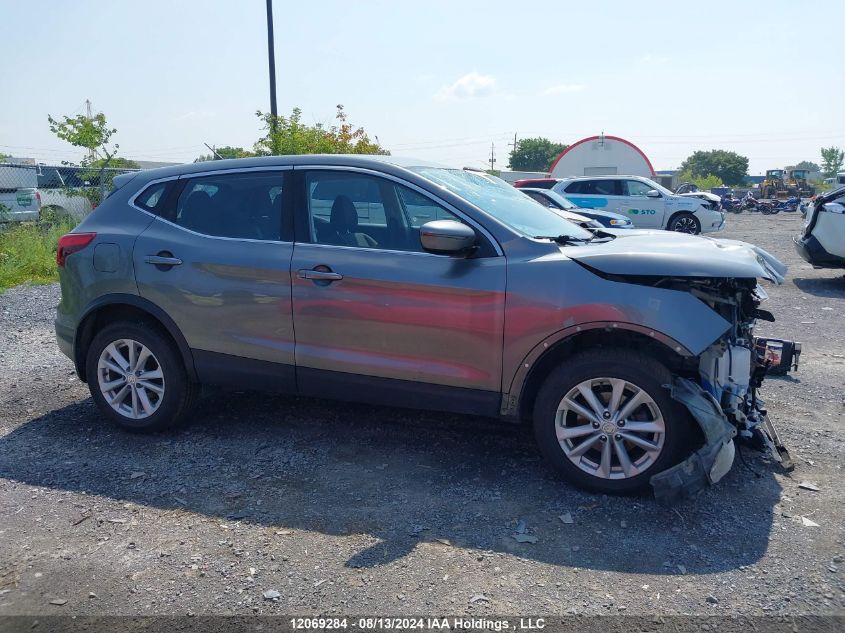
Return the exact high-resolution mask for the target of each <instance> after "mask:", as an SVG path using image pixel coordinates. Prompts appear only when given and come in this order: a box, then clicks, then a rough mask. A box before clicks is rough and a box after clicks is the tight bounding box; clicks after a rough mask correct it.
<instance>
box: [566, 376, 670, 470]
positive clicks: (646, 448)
mask: <svg viewBox="0 0 845 633" xmlns="http://www.w3.org/2000/svg"><path fill="white" fill-rule="evenodd" d="M555 432H556V435H557V439H558V442H559V443H560V447H561V449H562V450H563V452H564V454H565V455H566V457H567V458H568V459H569V461H571V462H572V463H573V464H574V465H575V466H576V467H578V468H579V469H581V470H582V471H584V472H585V473H587V474H589V475H592V476H594V477H600V478H602V479H625V478H627V477H634V476H636V475H639V474H640V473H642V472H644V471H645V470H647V469H648V468H649V467H650V466H651V465H652V464H654V463H655V462H656V461H657V459H658V458H659V457H660V454H661V452H662V451H663V444H664V438H665V437H666V426H665V424H664V422H663V414H662V413H661V412H660V407H658V406H657V403H656V402H655V401H654V399H652V397H651V396H649V395H648V393H647V392H646V391H644V390H643V389H642V388H640V387H638V386H637V385H635V384H634V383H632V382H629V381H627V380H623V379H621V378H608V377H602V378H596V379H591V380H585V381H584V382H581V383H579V384H578V385H576V386H575V387H574V388H573V389H572V390H570V392H569V393H568V394H566V395H565V396H564V397H563V399H562V400H561V401H560V403H559V404H558V407H557V414H556V416H555Z"/></svg>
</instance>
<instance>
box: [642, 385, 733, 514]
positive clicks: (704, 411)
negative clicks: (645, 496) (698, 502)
mask: <svg viewBox="0 0 845 633" xmlns="http://www.w3.org/2000/svg"><path fill="white" fill-rule="evenodd" d="M667 386H669V389H670V392H671V394H672V398H674V399H675V400H677V401H678V402H680V403H682V404H683V405H684V406H686V407H687V409H689V411H690V413H691V414H692V416H693V418H695V421H696V422H698V425H699V426H700V427H701V430H702V431H703V432H704V446H702V447H701V448H700V449H698V450H697V451H696V452H695V453H693V454H692V455H690V456H689V457H688V458H687V459H685V460H684V461H682V462H681V463H680V464H678V465H677V466H673V467H672V468H669V469H668V470H664V471H663V472H660V473H657V474H656V475H654V476H653V477H652V478H651V485H652V488H654V496H655V498H656V499H657V500H658V501H659V502H661V503H665V504H667V505H671V504H673V503H677V502H679V501H682V500H684V499H686V498H689V497H691V496H692V495H694V494H695V493H697V492H699V491H701V490H703V489H704V488H705V487H706V486H708V485H711V484H715V483H717V482H718V481H719V480H720V479H721V478H722V477H724V476H725V475H726V474H727V472H728V471H729V470H730V469H731V466H732V465H733V462H734V453H735V450H736V449H735V448H734V441H733V440H734V438H735V437H736V434H737V429H736V427H734V426H733V425H732V424H731V423H730V422H728V419H727V416H725V414H724V413H723V412H722V407H721V406H720V405H719V403H718V402H716V399H715V398H714V397H713V396H712V395H711V394H709V393H707V392H706V391H704V389H702V388H701V387H700V386H698V385H697V384H695V383H694V382H692V381H691V380H688V379H686V378H680V377H676V378H675V382H674V384H672V385H667Z"/></svg>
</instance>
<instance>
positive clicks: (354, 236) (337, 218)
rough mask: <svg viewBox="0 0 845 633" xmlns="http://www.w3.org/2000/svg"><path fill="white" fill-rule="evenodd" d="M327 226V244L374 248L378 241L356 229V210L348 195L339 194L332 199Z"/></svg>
mask: <svg viewBox="0 0 845 633" xmlns="http://www.w3.org/2000/svg"><path fill="white" fill-rule="evenodd" d="M329 228H330V229H331V231H330V233H329V235H328V236H327V241H328V243H329V244H337V245H339V246H362V247H364V248H376V247H377V246H378V242H376V241H375V240H374V239H373V238H372V237H370V236H369V235H367V234H366V233H361V232H359V231H358V230H357V229H358V211H357V210H356V209H355V204H354V203H353V202H352V200H351V199H350V198H349V197H348V196H344V195H340V196H338V197H337V198H335V199H334V203H333V204H332V212H331V217H330V220H329Z"/></svg>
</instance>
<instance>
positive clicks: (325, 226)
mask: <svg viewBox="0 0 845 633" xmlns="http://www.w3.org/2000/svg"><path fill="white" fill-rule="evenodd" d="M305 187H306V195H307V202H308V230H309V239H310V241H311V242H312V243H314V244H327V245H332V246H354V247H358V248H372V249H381V250H392V251H416V252H422V250H423V249H422V246H421V245H420V235H419V228H420V227H421V226H422V225H423V224H425V223H426V222H430V221H432V220H447V219H448V220H457V221H460V220H459V219H458V218H457V216H455V215H454V214H453V213H451V212H449V211H447V210H446V209H444V208H443V207H442V206H441V205H439V204H437V203H436V202H434V201H433V200H431V199H430V198H428V197H426V196H424V195H422V194H420V193H418V192H416V191H414V190H413V189H410V188H409V187H405V186H403V185H400V184H398V183H395V182H393V181H390V180H386V179H384V178H377V177H375V176H369V175H365V174H359V173H353V172H342V171H325V172H320V171H313V172H309V173H308V174H307V175H306V178H305Z"/></svg>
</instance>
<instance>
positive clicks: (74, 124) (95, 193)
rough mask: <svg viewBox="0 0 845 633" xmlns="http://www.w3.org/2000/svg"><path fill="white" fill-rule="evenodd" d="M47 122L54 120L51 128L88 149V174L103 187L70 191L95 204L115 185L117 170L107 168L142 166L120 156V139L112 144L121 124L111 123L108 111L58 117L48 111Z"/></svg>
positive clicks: (82, 164)
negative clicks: (113, 183) (106, 113)
mask: <svg viewBox="0 0 845 633" xmlns="http://www.w3.org/2000/svg"><path fill="white" fill-rule="evenodd" d="M47 122H48V123H49V124H50V131H51V132H52V133H53V134H55V135H56V136H57V137H59V138H60V139H62V140H63V141H66V142H68V143H70V144H71V145H73V146H74V147H79V148H82V149H86V150H88V152H86V154H85V156H84V157H83V158H82V160H81V161H80V162H79V164H80V165H81V166H82V167H88V168H90V170H91V171H90V174H89V175H88V176H87V178H89V179H90V180H92V181H96V182H98V183H99V187H98V188H97V189H94V188H84V189H83V190H82V191H77V190H72V191H70V192H69V193H72V194H74V195H83V196H85V197H87V198H88V199H89V200H90V201H91V204H92V205H93V206H96V205H97V204H99V203H100V202H101V201H102V200H103V199H104V198H105V196H106V192H107V191H108V190H109V189H110V188H111V183H112V180H113V179H114V172H110V171H106V170H107V169H115V168H121V167H122V168H126V169H137V168H138V164H137V163H136V162H134V161H131V160H128V159H125V158H118V157H117V150H118V149H120V146H119V145H118V144H117V143H115V144H113V145H112V144H111V137H112V135H113V134H115V133H117V128H112V127H109V125H108V121H106V115H105V114H103V113H102V112H98V113H97V114H95V115H94V116H92V117H91V118H90V119H89V118H88V117H86V116H84V115H82V114H78V115H76V116H75V117H69V116H63V117H62V118H61V120H58V119H54V118H53V117H52V116H51V115H49V114H48V115H47Z"/></svg>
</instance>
